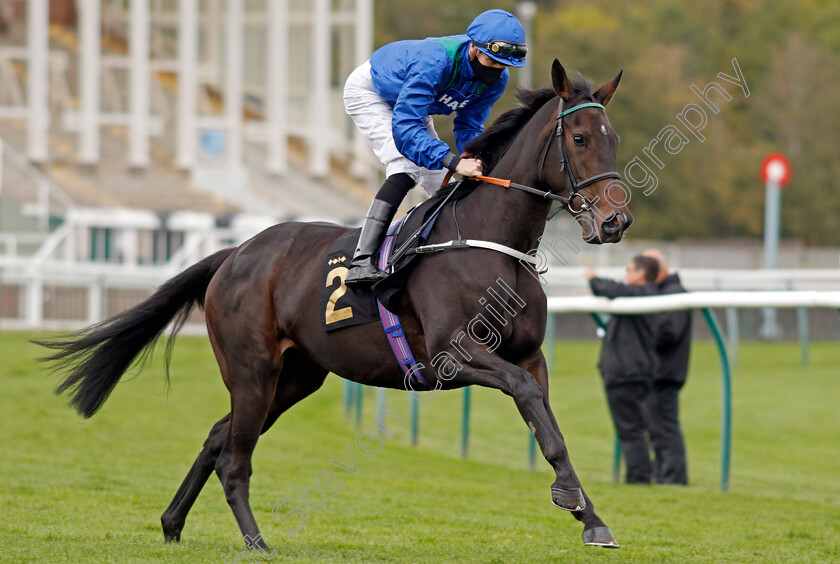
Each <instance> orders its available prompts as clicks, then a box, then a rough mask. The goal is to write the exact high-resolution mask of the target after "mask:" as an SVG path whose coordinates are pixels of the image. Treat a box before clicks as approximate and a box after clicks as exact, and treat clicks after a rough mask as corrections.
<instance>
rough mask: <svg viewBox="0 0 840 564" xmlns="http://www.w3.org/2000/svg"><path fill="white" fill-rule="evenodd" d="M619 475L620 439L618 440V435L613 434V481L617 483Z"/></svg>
mask: <svg viewBox="0 0 840 564" xmlns="http://www.w3.org/2000/svg"><path fill="white" fill-rule="evenodd" d="M620 476H621V441H620V440H618V435H616V436H615V444H614V445H613V468H612V478H613V482H614V483H616V484H617V483H618V479H619V477H620Z"/></svg>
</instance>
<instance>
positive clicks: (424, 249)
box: [413, 239, 545, 274]
mask: <svg viewBox="0 0 840 564" xmlns="http://www.w3.org/2000/svg"><path fill="white" fill-rule="evenodd" d="M469 248H479V249H489V250H491V251H496V252H499V253H502V254H505V255H508V256H511V257H513V258H515V259H519V260H520V261H523V262H527V263H528V264H532V265H534V266H538V265H539V259H537V257H535V256H534V255H528V254H525V253H523V252H520V251H517V250H516V249H511V248H510V247H507V246H505V245H501V244H499V243H494V242H492V241H481V240H480V239H461V240H459V241H448V242H446V243H437V244H434V245H422V246H420V247H416V248H415V249H414V250H413V252H414V253H417V254H421V253H436V252H440V251H447V250H450V249H469ZM543 272H545V271H542V272H540V274H542V273H543Z"/></svg>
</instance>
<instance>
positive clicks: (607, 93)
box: [592, 70, 624, 106]
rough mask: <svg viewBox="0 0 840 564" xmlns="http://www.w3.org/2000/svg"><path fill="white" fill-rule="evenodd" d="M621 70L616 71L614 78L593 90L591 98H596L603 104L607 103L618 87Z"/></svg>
mask: <svg viewBox="0 0 840 564" xmlns="http://www.w3.org/2000/svg"><path fill="white" fill-rule="evenodd" d="M623 72H624V71H623V70H621V71H618V75H616V77H615V78H614V79H612V80H611V81H609V82H608V83H606V84H605V85H603V86H602V87H601V88H599V89H598V91H597V92H595V94H593V95H592V96H593V98H595V99H596V100H598V102H599V103H600V104H601V105H603V106H606V105H607V104H609V103H610V100H612V97H613V94H615V91H616V89H617V88H618V83H619V82H621V74H622V73H623Z"/></svg>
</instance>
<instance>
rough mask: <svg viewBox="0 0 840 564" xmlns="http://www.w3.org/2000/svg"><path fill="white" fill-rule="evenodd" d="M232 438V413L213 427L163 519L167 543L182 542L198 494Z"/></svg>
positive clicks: (164, 536)
mask: <svg viewBox="0 0 840 564" xmlns="http://www.w3.org/2000/svg"><path fill="white" fill-rule="evenodd" d="M229 436H230V413H228V414H227V415H225V416H224V417H223V418H222V419H220V420H219V421H218V422H217V423H216V424H215V425H213V428H212V429H211V430H210V435H209V436H208V437H207V440H206V441H204V446H202V447H201V450H200V451H199V453H198V456H197V457H196V459H195V462H193V465H192V467H191V468H190V471H189V472H188V473H187V477H186V478H184V481H183V483H181V487H180V488H178V492H177V493H176V494H175V497H174V498H173V499H172V503H170V504H169V507H167V508H166V511H164V512H163V515H162V516H161V518H160V522H161V525H162V526H163V538H164V539H165V540H166V542H171V541H180V540H181V530H183V528H184V522H185V521H186V519H187V514H188V513H189V512H190V508H192V506H193V503H195V500H196V498H198V494H199V493H201V489H202V488H203V487H204V484H205V483H206V482H207V478H209V477H210V474H212V473H213V469H214V468H215V467H216V459H217V458H218V457H219V453H220V452H221V451H222V448H223V447H224V445H225V443H226V442H227V440H228V437H229Z"/></svg>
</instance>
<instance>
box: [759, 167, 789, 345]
mask: <svg viewBox="0 0 840 564" xmlns="http://www.w3.org/2000/svg"><path fill="white" fill-rule="evenodd" d="M761 179H762V180H763V181H764V187H765V191H764V194H765V196H764V268H765V269H766V270H773V269H775V268H776V266H777V264H778V257H779V232H780V224H781V220H780V211H781V189H782V188H783V187H784V186H786V185H787V183H788V181H789V180H790V162H789V161H788V160H787V157H785V156H784V155H783V154H781V153H770V154H769V155H767V157H765V159H764V161H763V162H762V163H761ZM759 334H760V335H761V337H763V338H765V339H775V338H776V337H777V336H778V327H777V325H776V310H775V309H772V308H766V309H765V310H764V323H763V324H762V326H761V328H760V329H759Z"/></svg>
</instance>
